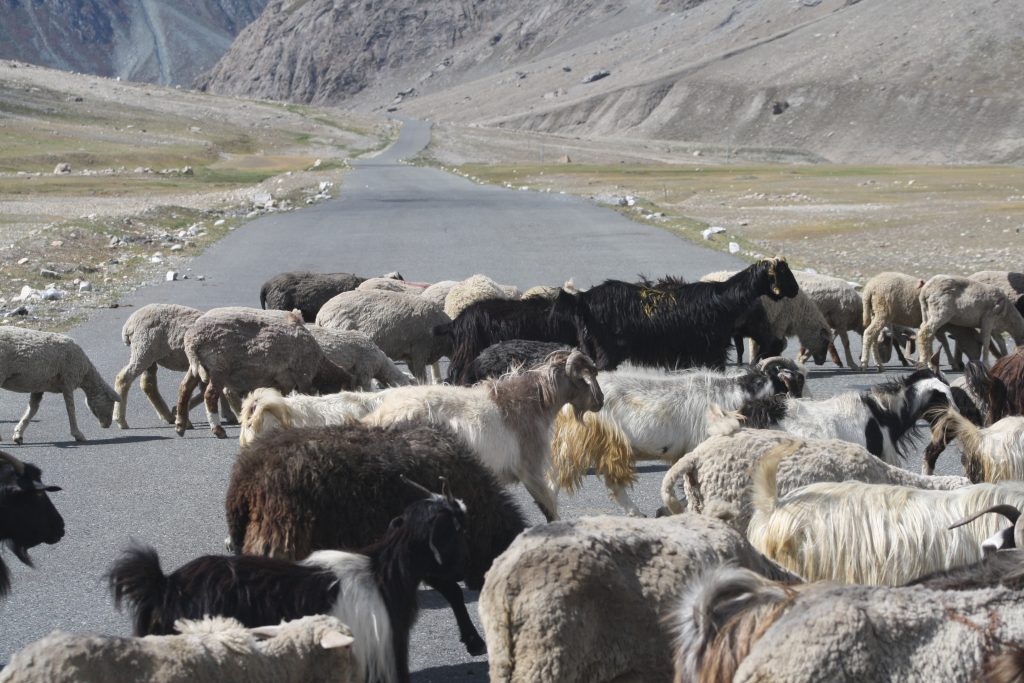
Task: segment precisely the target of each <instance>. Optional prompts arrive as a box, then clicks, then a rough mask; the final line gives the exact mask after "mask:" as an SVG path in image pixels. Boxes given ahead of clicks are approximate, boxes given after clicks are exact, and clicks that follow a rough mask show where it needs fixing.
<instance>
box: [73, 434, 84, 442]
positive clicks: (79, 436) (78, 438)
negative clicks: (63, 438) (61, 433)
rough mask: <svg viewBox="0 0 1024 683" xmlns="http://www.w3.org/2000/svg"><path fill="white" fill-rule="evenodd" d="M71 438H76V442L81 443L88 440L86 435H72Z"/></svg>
mask: <svg viewBox="0 0 1024 683" xmlns="http://www.w3.org/2000/svg"><path fill="white" fill-rule="evenodd" d="M71 436H73V437H75V441H79V442H81V441H85V440H86V439H85V434H72V435H71Z"/></svg>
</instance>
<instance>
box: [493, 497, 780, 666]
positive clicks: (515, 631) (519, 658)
mask: <svg viewBox="0 0 1024 683" xmlns="http://www.w3.org/2000/svg"><path fill="white" fill-rule="evenodd" d="M724 561H731V562H734V563H736V564H737V565H739V566H743V567H749V568H750V569H752V570H754V571H757V572H760V573H763V574H765V575H766V576H770V577H773V578H779V579H789V580H793V577H791V576H788V575H787V574H786V573H785V572H783V571H781V570H780V569H779V568H778V567H777V566H775V565H773V564H772V563H771V562H768V561H767V560H765V559H764V558H763V557H761V556H760V555H759V554H758V553H756V552H754V550H753V549H752V548H751V547H750V545H749V544H748V543H747V542H746V540H744V538H743V536H742V535H741V534H738V533H737V532H735V531H733V530H732V529H730V528H729V527H728V526H726V525H725V524H724V523H723V522H721V521H720V520H717V519H714V518H711V517H704V516H700V515H678V516H676V517H669V518H666V519H660V520H641V519H633V518H626V517H612V516H601V517H583V518H580V519H577V520H573V521H565V522H558V523H554V524H546V525H542V526H538V527H534V528H533V529H530V530H529V531H526V532H525V533H523V534H522V535H520V536H519V538H517V539H516V540H515V542H514V543H513V544H512V545H511V546H510V547H509V549H508V550H507V551H505V553H504V554H502V556H501V557H499V558H498V559H497V560H496V561H495V563H494V566H493V567H491V570H490V571H489V572H488V574H487V581H486V583H485V584H484V589H483V591H482V592H481V593H480V621H481V623H482V625H483V628H484V633H485V635H486V638H487V646H488V658H489V661H490V680H491V681H495V682H497V681H502V682H507V683H513V682H515V683H518V682H524V683H525V682H527V681H528V682H529V683H556V682H557V683H596V682H602V681H626V680H630V681H634V680H635V681H663V680H666V679H667V678H668V677H669V676H670V675H671V670H672V665H671V661H670V655H669V639H668V633H667V629H666V628H665V625H664V623H663V620H662V618H661V617H662V615H663V614H664V613H665V612H667V611H668V610H669V609H670V607H671V606H672V605H674V604H675V601H676V599H677V598H678V596H680V595H681V594H682V592H683V590H684V589H685V587H686V584H687V583H688V582H689V581H690V580H691V578H692V577H693V576H695V575H696V574H697V573H699V572H700V571H701V570H702V569H703V568H705V567H707V566H708V565H711V564H717V563H718V562H724Z"/></svg>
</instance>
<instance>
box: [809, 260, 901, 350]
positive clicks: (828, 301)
mask: <svg viewBox="0 0 1024 683" xmlns="http://www.w3.org/2000/svg"><path fill="white" fill-rule="evenodd" d="M793 275H794V277H796V281H797V282H798V283H799V284H800V291H802V292H803V293H804V294H806V295H807V298H808V299H810V300H811V301H813V302H814V305H815V306H817V307H818V310H819V311H821V314H822V315H823V316H824V317H825V321H826V322H827V323H828V325H829V327H831V328H832V336H833V337H835V336H837V335H838V337H839V339H840V340H841V341H842V342H843V353H844V355H845V358H846V365H847V366H848V367H849V368H851V369H853V370H859V369H860V366H859V365H857V363H856V362H854V360H853V354H852V353H851V352H850V337H849V333H850V332H857V333H858V334H860V335H862V336H863V334H864V301H863V300H862V299H861V298H860V294H858V293H857V290H856V289H854V288H853V286H851V285H850V283H849V282H847V281H845V280H841V279H839V278H837V277H831V276H829V275H820V274H818V273H808V272H804V271H799V270H797V271H793ZM879 352H880V355H881V357H882V362H883V363H885V362H888V361H889V358H890V357H891V355H892V337H891V336H886V337H885V338H884V339H882V340H880V347H879ZM832 353H833V354H834V353H835V348H834V347H833V348H832ZM834 360H835V361H836V365H838V366H840V367H842V365H843V364H842V363H840V362H838V360H839V359H838V358H835V359H834Z"/></svg>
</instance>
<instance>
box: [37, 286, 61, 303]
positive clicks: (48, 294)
mask: <svg viewBox="0 0 1024 683" xmlns="http://www.w3.org/2000/svg"><path fill="white" fill-rule="evenodd" d="M65 293H66V292H64V290H62V289H56V288H55V287H47V288H46V289H44V290H43V291H41V292H39V297H40V298H41V299H44V300H45V301H57V300H58V299H63V298H64V294H65Z"/></svg>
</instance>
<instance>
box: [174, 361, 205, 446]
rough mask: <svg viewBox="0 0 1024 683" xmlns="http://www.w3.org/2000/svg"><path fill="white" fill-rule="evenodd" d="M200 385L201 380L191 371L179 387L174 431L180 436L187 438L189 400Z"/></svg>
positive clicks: (186, 374)
mask: <svg viewBox="0 0 1024 683" xmlns="http://www.w3.org/2000/svg"><path fill="white" fill-rule="evenodd" d="M198 384H199V378H198V377H197V376H195V375H193V374H192V371H191V370H189V371H188V372H186V373H185V376H184V377H182V379H181V385H180V386H179V387H178V406H177V408H176V410H175V413H174V431H176V432H178V436H185V429H186V426H187V425H188V408H189V399H191V398H192V392H193V391H195V388H196V386H197V385H198Z"/></svg>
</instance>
